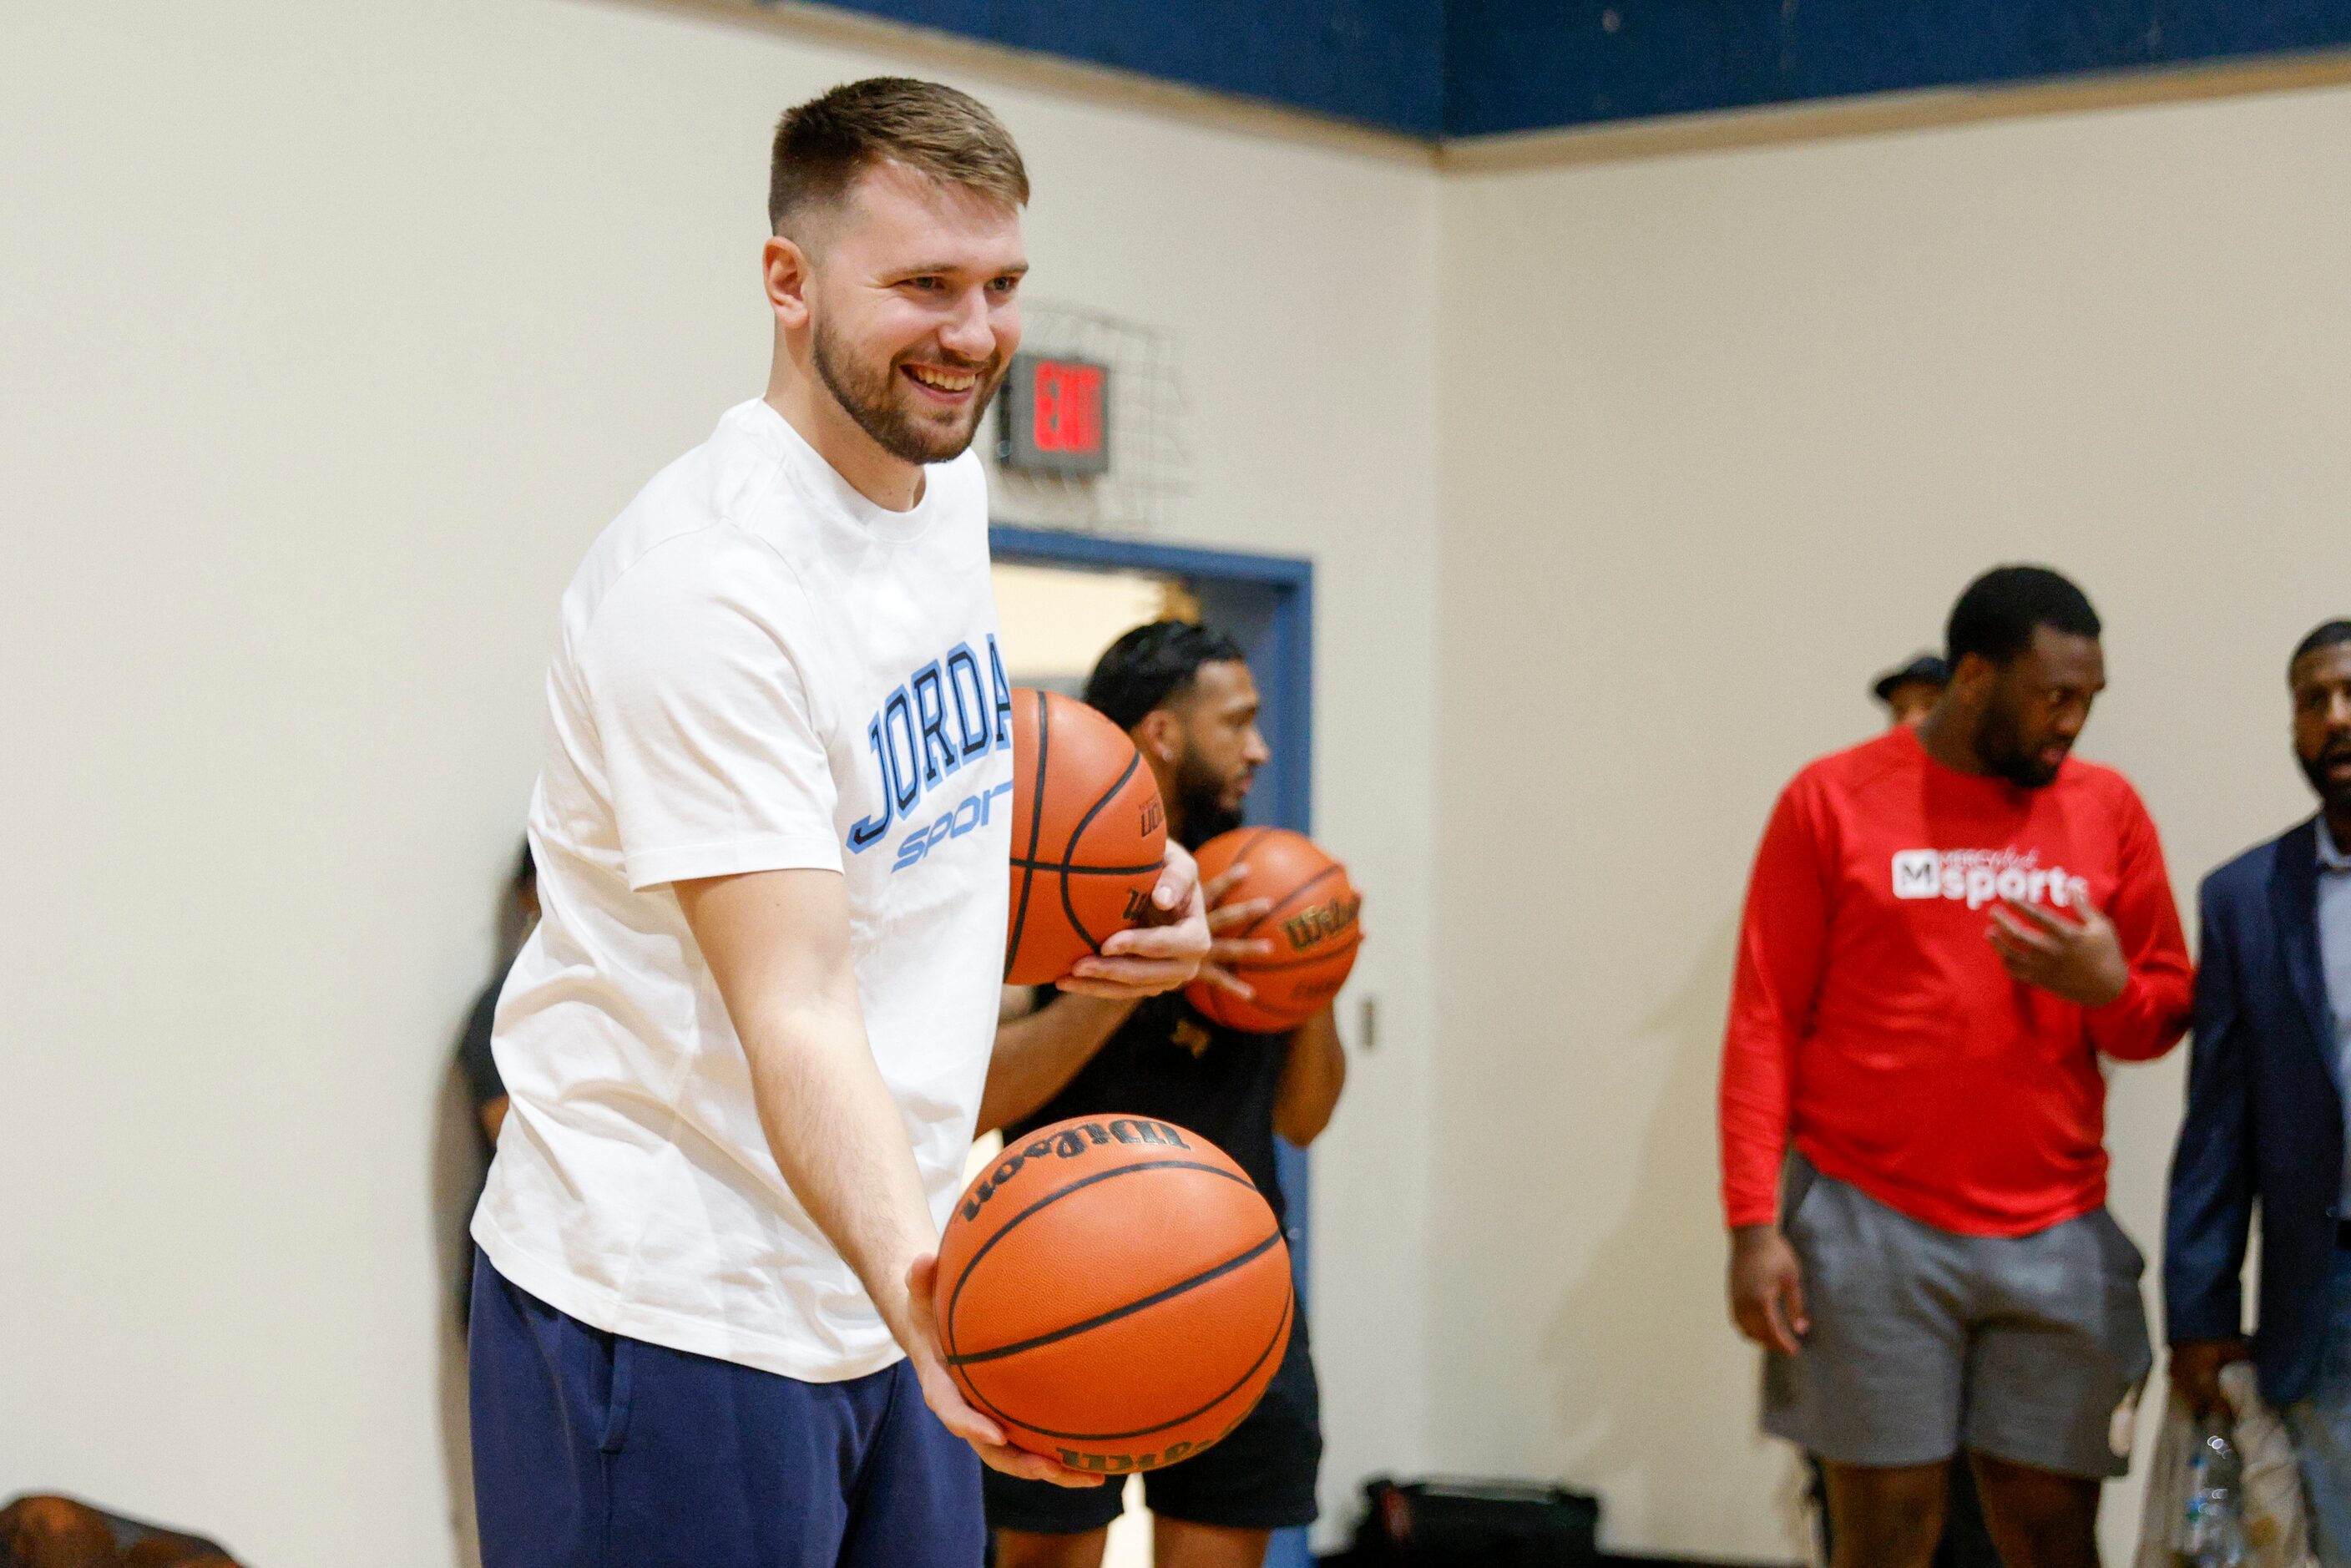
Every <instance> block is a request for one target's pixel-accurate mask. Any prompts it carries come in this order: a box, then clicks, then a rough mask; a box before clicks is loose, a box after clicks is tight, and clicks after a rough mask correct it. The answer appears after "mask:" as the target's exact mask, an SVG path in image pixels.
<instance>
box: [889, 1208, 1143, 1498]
mask: <svg viewBox="0 0 2351 1568" xmlns="http://www.w3.org/2000/svg"><path fill="white" fill-rule="evenodd" d="M938 1278H939V1260H938V1258H937V1256H936V1254H933V1255H930V1256H927V1257H923V1258H917V1259H915V1260H914V1264H913V1266H912V1267H911V1268H909V1269H908V1270H906V1315H907V1317H908V1318H910V1319H912V1320H913V1323H914V1343H912V1344H909V1345H908V1346H907V1347H906V1359H907V1360H909V1361H911V1362H913V1363H914V1377H915V1380H916V1381H917V1382H919V1383H921V1384H922V1385H923V1403H924V1404H925V1405H928V1406H930V1407H931V1414H932V1415H934V1416H937V1417H938V1418H939V1425H941V1426H942V1427H946V1429H947V1430H948V1431H950V1432H952V1433H954V1434H955V1435H956V1437H961V1438H962V1439H963V1440H964V1441H965V1442H967V1443H969V1444H970V1445H971V1446H972V1448H973V1449H974V1450H975V1451H976V1452H977V1454H978V1455H979V1459H980V1463H982V1464H984V1465H986V1466H987V1468H988V1469H992V1470H1002V1471H1003V1472H1004V1473H1005V1474H1006V1475H1008V1476H1019V1478H1020V1479H1023V1480H1030V1481H1050V1482H1052V1483H1053V1484H1054V1485H1055V1486H1061V1487H1098V1486H1100V1485H1102V1477H1100V1476H1098V1475H1089V1474H1087V1473H1085V1472H1083V1471H1081V1470H1073V1469H1070V1468H1069V1467H1068V1466H1067V1465H1061V1464H1056V1463H1054V1462H1053V1461H1052V1460H1051V1459H1049V1458H1046V1457H1045V1456H1044V1455H1042V1454H1032V1453H1030V1452H1029V1450H1028V1449H1026V1448H1014V1447H1013V1446H1012V1445H1011V1444H1009V1443H1008V1442H1006V1441H1005V1440H1004V1430H1003V1428H1002V1427H998V1426H997V1424H996V1423H995V1422H993V1421H991V1420H989V1419H988V1418H987V1416H983V1415H981V1414H980V1413H979V1412H978V1411H977V1410H975V1409H973V1408H972V1407H971V1402H970V1401H969V1400H967V1399H966V1398H965V1397H964V1396H963V1390H962V1389H961V1388H959V1387H957V1386H956V1380H955V1378H954V1377H953V1375H950V1374H949V1373H948V1371H947V1358H946V1349H945V1347H944V1345H943V1343H941V1341H940V1339H939V1324H938V1315H937V1313H935V1312H933V1311H932V1310H931V1293H932V1291H935V1289H937V1286H938Z"/></svg>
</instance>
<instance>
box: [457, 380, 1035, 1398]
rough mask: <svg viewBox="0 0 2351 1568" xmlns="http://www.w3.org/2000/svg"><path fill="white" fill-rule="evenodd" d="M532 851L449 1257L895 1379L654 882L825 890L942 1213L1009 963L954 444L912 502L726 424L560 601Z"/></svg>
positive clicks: (688, 942) (671, 906)
mask: <svg viewBox="0 0 2351 1568" xmlns="http://www.w3.org/2000/svg"><path fill="white" fill-rule="evenodd" d="M547 693H548V707H549V728H548V738H547V754H546V759H545V763H544V766H543V767H542V768H541V769H540V772H539V778H538V789H537V790H536V791H535V792H534V794H533V796H532V800H531V808H530V842H531V849H532V852H533V853H534V854H535V855H536V856H537V858H538V896H539V903H540V905H541V907H542V909H543V911H544V914H543V915H542V917H541V919H540V921H539V925H538V930H537V931H536V932H535V933H534V934H533V935H532V936H531V939H530V941H529V943H528V946H525V947H524V948H523V951H522V955H521V956H520V957H519V958H518V959H517V960H516V962H515V966H514V969H513V971H512V973H511V974H509V975H508V977H507V983H506V989H505V991H504V993H503V994H502V995H501V997H500V998H499V1002H498V1011H497V1023H496V1031H495V1034H494V1036H493V1040H494V1050H495V1051H496V1056H497V1063H498V1071H499V1073H500V1075H501V1076H502V1077H503V1078H504V1079H505V1080H506V1086H507V1094H508V1096H509V1098H510V1101H511V1105H512V1109H511V1110H510V1112H509V1113H508V1114H507V1121H506V1125H505V1128H504V1129H503V1131H502V1133H501V1134H500V1136H499V1139H498V1154H497V1160H496V1165H495V1166H493V1167H492V1169H491V1172H490V1179H489V1187H488V1191H487V1192H486V1194H485V1195H484V1197H483V1199H482V1204H481V1207H480V1208H479V1209H478V1210H476V1211H475V1217H474V1238H475V1240H476V1241H478V1242H479V1243H480V1244H481V1247H482V1249H483V1251H484V1252H485V1253H486V1254H487V1255H488V1258H489V1260H490V1262H491V1263H492V1265H493V1266H495V1267H496V1269H497V1270H498V1272H499V1273H501V1274H503V1275H504V1276H506V1278H507V1279H508V1280H510V1281H513V1282H514V1283H515V1284H517V1285H518V1286H520V1287H521V1288H522V1289H523V1290H525V1291H529V1292H530V1293H531V1294H532V1295H534V1296H537V1297H538V1298H539V1299H540V1300H542V1301H546V1302H548V1303H549V1304H550V1305H552V1306H554V1307H556V1308H558V1309H559V1310H561V1311H563V1312H568V1313H569V1314H570V1315H572V1316H573V1317H575V1318H578V1319H580V1320H581V1321H582V1322H587V1323H589V1324H590V1325H592V1326H594V1327H597V1328H600V1329H603V1330H606V1331H608V1332H611V1333H621V1334H627V1335H629V1336H631V1337H632V1338H636V1339H643V1340H648V1341H651V1342H653V1343H657V1344H664V1345H669V1346H672V1347H674V1348H676V1349H679V1350H684V1351H692V1352H695V1353H696V1354H703V1355H711V1356H717V1357H720V1358H723V1359H725V1360H727V1361H731V1362H737V1363H739V1364H744V1365H747V1366H754V1367H758V1368H761V1369H763V1370H766V1371H769V1372H775V1373H780V1374H782V1375H785V1376H789V1377H796V1378H800V1379H803V1380H806V1381H811V1382H831V1381H837V1380H839V1379H841V1378H848V1377H856V1376H860V1375H863V1374H865V1373H869V1372H872V1371H874V1370H876V1369H878V1368H880V1367H883V1366H886V1365H888V1364H890V1363H891V1362H893V1360H895V1359H896V1358H897V1356H898V1355H899V1354H900V1353H899V1351H898V1348H897V1346H896V1344H895V1343H893V1341H892V1339H891V1337H890V1333H889V1331H888V1330H887V1329H886V1328H885V1327H884V1326H883V1322H882V1320H881V1317H880V1316H879V1314H878V1313H876V1312H875V1311H874V1309H873V1304H872V1301H871V1300H869V1299H868V1298H867V1296H866V1293H865V1290H864V1287H863V1286H862V1285H861V1284H860V1283H859V1281H858V1280H857V1277H856V1275H855V1274H854V1273H852V1271H851V1270H850V1268H849V1266H848V1265H847V1264H846V1263H844V1262H842V1261H841V1258H840V1257H839V1255H838V1254H837V1253H835V1252H834V1250H833V1249H832V1246H831V1243H830V1242H828V1241H827V1240H826V1239H825V1238H824V1236H823V1234H822V1233H821V1232H820V1231H819V1230H818V1229H817V1228H816V1226H815V1224H814V1223H813V1222H812V1221H810V1218H808V1215H807V1214H806V1212H805V1211H803V1210H802V1208H801V1207H800V1206H799V1202H798V1201H797V1200H796V1199H795V1198H794V1197H792V1194H791V1191H790V1189H789V1187H788V1186H786V1185H785V1183H784V1179H783V1176H782V1174H781V1173H780V1172H779V1171H778V1169H777V1166H776V1163H775V1160H774V1158H773V1156H772V1155H769V1153H768V1143H767V1137H766V1134H764V1133H763V1132H762V1131H761V1128H760V1124H759V1117H758V1110H757V1108H756V1106H755V1105H754V1103H753V1101H752V1095H751V1080H750V1071H749V1066H748V1063H747V1061H746V1059H745V1057H744V1054H743V1048H742V1045H741V1043H740V1042H739V1041H738V1040H737V1038H736V1034H735V1030H734V1027H733V1025H732V1024H731V1022H730V1021H729V1020H728V1018H727V1015H726V1007H725V1006H724V1004H723V1003H722V1002H721V1001H720V999H719V996H718V991H717V988H716V986H715V984H714V983H713V982H712V979H711V976H710V971H709V968H708V967H707V966H705V964H704V962H703V960H702V955H701V952H700V950H699V949H698V948H696V947H695V943H694V938H693V936H692V935H691V933H690V932H689V931H688V929H687V927H686V924H685V920H684V915H683V914H682V913H681V912H680V910H679V907H678V903H677V898H676V895H675V894H674V893H673V892H672V891H671V889H670V887H669V885H668V884H669V883H672V882H674V881H677V880H680V879H685V878H694V877H705V876H717V875H723V874H726V873H737V872H753V871H769V870H777V869H782V868H789V867H821V868H823V869H825V870H829V871H839V872H841V873H842V874H843V875H844V876H845V877H846V879H847V884H848V885H847V892H848V898H849V913H850V924H851V937H852V944H853V946H854V951H855V962H856V971H857V988H858V995H859V998H860V1000H861V1001H862V1004H863V1006H864V1011H865V1025H866V1031H867V1034H868V1036H869V1037H870V1039H871V1040H872V1049H873V1056H874V1060H875V1061H877V1062H878V1063H879V1064H880V1066H881V1070H882V1076H883V1079H884V1081H885V1082H887V1083H888V1084H889V1086H890V1090H891V1092H892V1094H893V1096H894V1097H895V1098H896V1100H897V1103H898V1107H899V1109H900V1111H901V1112H902V1113H904V1117H905V1125H906V1134H907V1137H908V1138H909V1140H910V1141H911V1142H912V1144H913V1145H914V1159H915V1163H916V1164H917V1166H919V1167H920V1168H921V1171H922V1176H923V1182H924V1186H925V1191H926V1192H927V1193H928V1195H929V1197H930V1202H931V1208H932V1214H933V1218H935V1219H936V1220H938V1221H939V1222H941V1223H944V1222H945V1220H946V1213H947V1209H948V1207H949V1206H950V1205H951V1204H952V1203H953V1201H954V1199H955V1197H956V1191H957V1188H958V1184H959V1178H960V1176H961V1175H962V1171H963V1162H964V1156H965V1155H966V1153H967V1151H968V1149H969V1146H970V1144H971V1136H972V1124H973V1122H974V1119H975V1118H976V1117H977V1113H978V1106H979V1093H980V1086H981V1083H982V1082H983V1080H984V1079H985V1077H986V1075H987V1057H988V1051H989V1049H990V1047H991V1045H992V1043H993V1040H994V1037H995V1029H996V1009H997V998H998V984H999V981H1000V979H1001V977H1002V974H1003V968H1004V920H1005V898H1006V884H1007V881H1008V877H1007V872H1006V860H1007V856H1008V852H1009V846H1010V842H1011V831H1010V824H1011V819H1010V814H1009V813H1010V809H1011V808H1010V802H1011V789H1012V738H1011V701H1010V695H1009V692H1008V687H1007V685H1006V682H1005V677H1004V672H1003V664H1002V661H1001V659H1000V657H999V656H998V652H997V646H996V608H995V599H994V595H993V593H992V591H991V589H990V587H989V582H988V575H987V486H986V480H985V479H984V477H983V476H982V474H981V470H980V466H979V462H978V459H977V457H975V456H973V455H970V454H966V455H964V456H963V457H960V458H958V459H956V461H954V462H952V463H946V464H942V465H937V466H935V467H933V468H931V469H929V470H928V471H927V474H926V476H925V487H924V493H923V499H922V501H921V503H920V504H919V505H917V506H916V507H914V509H913V510H912V511H910V512H891V511H887V510H884V509H883V508H882V507H876V506H874V505H873V504H872V502H870V501H868V500H866V499H865V498H864V497H862V496H860V495H858V493H857V492H856V491H855V490H853V489H852V488H851V487H850V486H849V485H848V484H847V483H846V482H845V481H844V480H842V479H841V476H840V475H839V474H837V473H835V472H834V471H833V469H832V468H831V466H830V465H827V464H826V463H825V462H824V461H823V460H822V459H821V458H820V457H819V456H818V455H816V452H815V450H814V449H813V448H811V447H810V445H809V444H807V443H806V442H805V441H804V440H802V439H801V438H800V436H799V434H798V433H796V432H795V431H794V430H793V429H792V428H791V426H790V425H789V424H788V423H785V422H784V420H783V419H782V417H781V416H780V415H778V413H776V412H775V411H774V410H773V409H771V408H770V407H768V405H767V404H766V403H764V402H747V403H744V404H743V405H741V406H740V407H737V408H734V409H730V410H728V411H727V413H726V416H725V417H724V418H722V419H721V420H720V421H719V423H718V429H717V431H716V433H715V434H713V435H712V436H711V438H710V440H709V442H708V443H707V444H705V445H703V446H700V447H698V448H696V449H695V450H694V451H693V452H690V453H688V454H686V455H685V456H684V457H682V458H680V459H679V460H678V461H677V462H675V463H674V464H672V465H670V466H669V467H668V468H666V469H664V470H663V471H662V473H661V474H660V475H659V476H656V477H655V478H654V480H653V483H652V484H651V485H649V486H646V487H645V489H644V492H643V494H642V495H640V496H639V497H637V498H636V499H635V500H634V501H633V502H632V503H631V504H630V506H629V508H628V510H626V511H625V512H623V513H622V514H621V516H620V517H619V519H618V520H616V521H615V522H614V523H613V524H612V525H611V527H610V528H607V529H605V531H604V533H603V536H602V537H601V538H599V539H598V540H597V541H596V544H595V546H594V548H593V549H590V551H589V552H588V559H587V560H586V561H585V562H584V563H582V564H581V566H580V571H579V574H578V575H577V576H576V577H574V578H573V579H572V581H571V586H570V588H569V590H568V591H566V592H565V594H564V596H563V610H562V627H561V638H560V643H559V647H558V649H557V651H556V654H555V661H554V664H553V665H552V667H551V668H550V669H549V673H548V680H547Z"/></svg>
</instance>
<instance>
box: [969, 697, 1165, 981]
mask: <svg viewBox="0 0 2351 1568" xmlns="http://www.w3.org/2000/svg"><path fill="white" fill-rule="evenodd" d="M1166 848H1167V810H1166V808H1165V807H1164V806H1162V805H1161V804H1160V803H1159V785H1158V784H1157V782H1156V781H1155V780H1154V779H1152V777H1151V769H1150V768H1145V767H1144V765H1143V758H1142V757H1141V755H1140V754H1138V753H1137V752H1136V751H1135V749H1134V742H1133V741H1131V740H1129V739H1127V737H1126V732H1125V731H1124V730H1123V729H1121V728H1119V727H1118V726H1116V725H1114V724H1113V723H1111V721H1110V720H1108V719H1106V718H1104V717H1103V716H1102V715H1100V714H1098V713H1096V712H1095V711H1094V710H1093V709H1092V708H1090V707H1088V706H1086V705H1085V704H1083V703H1081V702H1079V701H1077V700H1075V699H1074V698H1071V697H1065V696H1062V695H1060V694H1059V693H1057V692H1040V691H1035V690H1032V689H1030V688H1029V687H1027V686H1016V687H1014V688H1013V692H1012V907H1011V910H1010V911H1009V913H1008V915H1007V916H1006V927H1005V943H1004V977H1005V979H1006V980H1008V981H1009V982H1010V983H1012V984H1013V985H1016V986H1041V985H1046V984H1048V983H1050V982H1051V981H1054V980H1058V979H1060V978H1061V977H1062V976H1064V975H1066V974H1068V973H1069V972H1070V967H1071V965H1073V964H1075V963H1076V962H1077V961H1078V960H1079V959H1081V958H1082V957H1084V956H1086V955H1088V954H1089V953H1099V952H1101V951H1102V943H1103V942H1104V941H1106V940H1107V939H1108V938H1109V937H1110V936H1111V935H1112V934H1113V932H1118V931H1123V930H1125V929H1126V928H1127V927H1128V926H1130V925H1135V924H1137V923H1138V922H1139V921H1140V920H1141V919H1142V918H1143V915H1144V912H1145V911H1146V910H1148V909H1149V908H1150V904H1151V890H1152V888H1153V887H1155V886H1156V885H1157V884H1158V882H1159V862H1160V857H1161V856H1162V855H1163V854H1165V852H1166Z"/></svg>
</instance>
